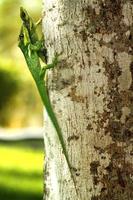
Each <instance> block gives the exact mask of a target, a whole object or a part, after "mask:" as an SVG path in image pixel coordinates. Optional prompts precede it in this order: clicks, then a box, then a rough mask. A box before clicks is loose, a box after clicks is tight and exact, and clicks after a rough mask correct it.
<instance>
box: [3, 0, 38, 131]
mask: <svg viewBox="0 0 133 200" xmlns="http://www.w3.org/2000/svg"><path fill="white" fill-rule="evenodd" d="M20 6H23V7H25V8H26V9H27V10H28V12H29V13H30V15H31V16H34V17H33V18H34V20H35V21H37V19H39V18H40V16H41V9H42V8H41V6H42V5H41V0H28V1H26V0H14V1H12V0H1V1H0V44H1V45H0V126H3V127H6V126H8V127H13V128H14V127H24V126H40V125H42V104H41V100H40V97H39V95H38V93H37V90H36V87H35V85H34V83H33V80H32V78H31V76H30V73H29V71H28V69H27V66H26V63H25V61H24V58H23V55H22V53H21V52H20V50H19V48H18V47H17V39H18V35H19V30H20V27H21V21H20V17H19V9H20Z"/></svg>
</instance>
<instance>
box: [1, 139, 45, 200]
mask: <svg viewBox="0 0 133 200" xmlns="http://www.w3.org/2000/svg"><path fill="white" fill-rule="evenodd" d="M35 146H39V148H35ZM0 152H1V159H0V199H1V200H9V199H12V200H40V199H42V196H43V177H42V171H43V168H42V162H43V141H40V140H34V141H31V140H29V141H21V142H15V144H13V143H9V142H7V144H4V143H0Z"/></svg>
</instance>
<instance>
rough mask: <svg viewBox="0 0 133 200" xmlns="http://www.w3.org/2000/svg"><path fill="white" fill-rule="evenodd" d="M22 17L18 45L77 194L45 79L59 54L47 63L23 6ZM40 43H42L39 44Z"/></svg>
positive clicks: (42, 47)
mask: <svg viewBox="0 0 133 200" xmlns="http://www.w3.org/2000/svg"><path fill="white" fill-rule="evenodd" d="M20 17H21V19H22V22H23V24H22V27H21V30H20V34H19V44H18V46H19V47H20V49H21V51H22V53H23V55H24V57H25V60H26V63H27V66H28V68H29V70H30V72H31V74H32V77H33V79H34V81H35V83H36V86H37V89H38V91H39V94H40V96H41V99H42V102H43V104H44V106H45V108H46V111H47V113H48V115H49V118H50V119H51V121H52V123H53V126H54V128H55V130H56V132H57V135H58V138H59V141H60V144H61V147H62V150H63V153H64V156H65V158H66V161H67V165H68V168H69V170H70V174H71V177H72V180H73V183H74V186H75V191H76V194H77V189H76V183H75V179H74V176H73V173H72V168H71V164H70V162H69V158H68V154H67V150H66V145H65V142H64V139H63V135H62V131H61V128H60V126H59V123H58V120H57V118H56V115H55V113H54V111H53V108H52V105H51V102H50V99H49V96H48V93H47V86H46V80H45V76H46V71H47V69H50V68H54V66H56V65H57V63H58V59H57V56H55V58H54V60H53V62H52V63H51V64H46V61H47V56H46V55H44V53H45V52H46V51H45V52H44V53H43V54H42V49H46V48H45V47H44V45H43V42H42V41H39V38H38V35H37V32H36V28H35V24H34V22H33V20H32V19H31V18H30V16H29V15H28V13H27V12H26V10H24V9H23V8H22V7H21V8H20ZM40 43H41V45H38V44H40ZM40 58H41V59H42V60H43V61H45V66H44V67H43V68H42V67H41V63H40Z"/></svg>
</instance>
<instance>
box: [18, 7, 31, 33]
mask: <svg viewBox="0 0 133 200" xmlns="http://www.w3.org/2000/svg"><path fill="white" fill-rule="evenodd" d="M20 17H21V19H22V21H23V24H25V26H26V27H27V29H28V30H31V29H32V25H33V22H32V19H31V18H30V16H29V14H28V13H27V11H26V10H25V9H24V8H23V7H20Z"/></svg>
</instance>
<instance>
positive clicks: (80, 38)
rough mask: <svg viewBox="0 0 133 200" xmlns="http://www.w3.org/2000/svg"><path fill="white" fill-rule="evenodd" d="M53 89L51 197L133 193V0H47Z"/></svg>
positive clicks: (122, 198)
mask: <svg viewBox="0 0 133 200" xmlns="http://www.w3.org/2000/svg"><path fill="white" fill-rule="evenodd" d="M44 8H45V9H44V10H45V14H44V19H43V29H44V35H45V39H46V46H47V48H48V55H49V62H51V60H52V58H53V57H54V54H55V52H56V53H58V54H59V53H61V55H60V56H59V64H58V66H57V67H56V68H55V69H53V70H51V71H50V72H49V73H48V89H49V95H50V99H51V103H52V105H53V108H54V111H55V113H56V116H57V118H58V121H59V124H60V127H61V129H62V132H63V138H64V140H65V143H66V149H67V152H68V155H69V160H70V163H71V167H72V171H73V176H74V179H75V182H76V188H77V191H78V196H77V194H76V191H75V188H74V184H73V181H72V178H71V175H70V172H69V169H68V166H67V162H66V160H65V157H64V155H63V153H62V149H61V145H60V142H59V139H58V137H57V134H56V132H55V130H54V128H53V126H52V124H51V122H50V120H49V119H48V118H47V117H46V118H45V130H46V131H45V136H44V137H45V151H46V161H45V163H46V164H45V180H44V182H45V194H44V199H46V200H78V199H79V200H111V199H112V200H132V199H133V175H132V167H133V159H132V155H133V146H132V141H133V140H132V136H133V62H132V46H131V45H132V37H133V35H132V33H133V28H132V23H133V20H132V17H133V4H132V0H84V1H83V0H73V1H70V0H64V1H63V0H52V1H49V0H44Z"/></svg>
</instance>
